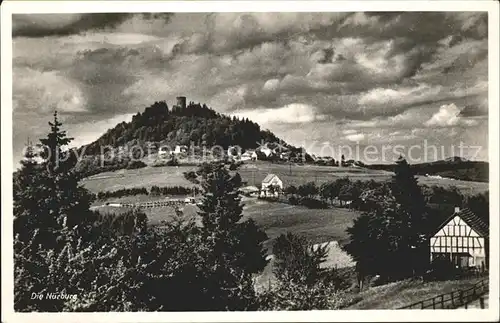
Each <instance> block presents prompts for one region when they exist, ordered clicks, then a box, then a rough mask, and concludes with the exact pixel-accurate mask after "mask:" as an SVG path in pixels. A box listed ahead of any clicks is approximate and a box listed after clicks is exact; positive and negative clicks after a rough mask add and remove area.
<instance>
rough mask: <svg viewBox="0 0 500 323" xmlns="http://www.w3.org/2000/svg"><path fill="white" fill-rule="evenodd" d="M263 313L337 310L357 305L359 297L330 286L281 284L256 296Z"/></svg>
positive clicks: (323, 284) (319, 284) (321, 284)
mask: <svg viewBox="0 0 500 323" xmlns="http://www.w3.org/2000/svg"><path fill="white" fill-rule="evenodd" d="M258 299H259V309H260V310H264V311H298V310H301V311H307V310H337V309H342V308H345V307H347V306H349V305H352V304H354V303H357V302H358V301H359V300H360V297H358V296H353V295H349V294H346V293H344V292H342V291H338V290H336V288H335V287H334V286H333V285H331V284H325V283H318V284H314V285H312V286H310V285H304V284H298V283H294V282H283V283H280V284H279V285H277V286H276V287H274V288H271V289H269V290H266V291H263V292H262V293H260V294H259V295H258Z"/></svg>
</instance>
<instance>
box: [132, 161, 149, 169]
mask: <svg viewBox="0 0 500 323" xmlns="http://www.w3.org/2000/svg"><path fill="white" fill-rule="evenodd" d="M146 166H148V165H146V164H145V163H144V162H143V161H140V160H132V161H130V162H129V163H128V164H127V169H138V168H144V167H146Z"/></svg>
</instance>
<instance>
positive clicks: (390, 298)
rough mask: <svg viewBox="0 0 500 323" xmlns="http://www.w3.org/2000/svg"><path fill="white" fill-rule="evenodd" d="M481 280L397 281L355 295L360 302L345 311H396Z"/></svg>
mask: <svg viewBox="0 0 500 323" xmlns="http://www.w3.org/2000/svg"><path fill="white" fill-rule="evenodd" d="M481 279H484V277H482V278H470V279H462V280H449V281H441V282H428V283H422V282H419V281H414V280H404V281H399V282H395V283H391V284H387V285H382V286H377V287H373V288H370V289H368V290H366V291H363V292H361V293H359V294H357V296H360V297H361V301H359V302H358V303H356V304H353V305H351V306H349V307H348V308H347V309H397V308H400V307H402V306H406V305H410V304H413V303H416V302H419V301H422V300H424V299H428V298H432V297H434V296H438V295H440V294H445V293H450V292H452V291H456V290H460V289H467V288H469V287H472V286H473V285H474V284H476V283H477V282H479V281H480V280H481Z"/></svg>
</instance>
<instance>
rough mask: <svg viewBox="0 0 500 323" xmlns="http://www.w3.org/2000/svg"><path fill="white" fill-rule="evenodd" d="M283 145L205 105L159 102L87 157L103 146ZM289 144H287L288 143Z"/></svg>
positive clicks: (102, 141) (118, 128)
mask: <svg viewBox="0 0 500 323" xmlns="http://www.w3.org/2000/svg"><path fill="white" fill-rule="evenodd" d="M262 141H264V142H269V143H271V142H273V143H275V142H279V141H280V139H279V138H278V137H276V136H275V135H274V134H273V133H272V132H270V131H268V130H262V129H261V128H260V126H259V125H258V124H257V123H254V122H252V121H249V120H248V119H237V118H236V117H229V116H226V115H223V114H220V113H217V112H216V111H214V110H213V109H210V108H208V107H207V106H206V105H205V104H203V105H201V104H199V103H196V104H195V103H193V102H190V103H189V105H187V106H186V107H184V108H182V107H179V106H173V107H172V109H169V108H168V105H167V103H166V102H165V101H161V102H155V103H154V104H153V105H151V106H150V107H147V108H146V109H145V110H144V112H142V113H140V112H139V113H137V114H136V115H135V116H133V118H132V121H131V122H122V123H120V124H118V125H116V126H115V127H114V128H112V129H109V130H108V131H106V133H104V134H103V135H102V136H101V137H100V138H99V139H97V140H96V141H94V142H92V143H90V144H88V145H86V146H85V154H86V155H97V154H99V153H100V149H101V147H103V146H112V147H119V146H124V145H127V144H129V143H131V142H133V143H134V144H139V145H140V144H146V143H148V142H149V143H159V144H164V145H169V146H173V147H175V145H188V146H189V145H191V144H192V143H193V144H194V145H198V146H201V145H206V146H207V147H213V146H216V145H219V146H222V147H224V148H226V149H227V148H228V147H229V146H232V145H238V146H240V147H242V148H243V149H250V148H256V147H258V143H260V142H262ZM285 145H286V144H285Z"/></svg>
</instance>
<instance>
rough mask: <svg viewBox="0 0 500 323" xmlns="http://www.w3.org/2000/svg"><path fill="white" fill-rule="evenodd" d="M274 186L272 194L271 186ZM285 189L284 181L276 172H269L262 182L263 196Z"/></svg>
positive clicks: (275, 193)
mask: <svg viewBox="0 0 500 323" xmlns="http://www.w3.org/2000/svg"><path fill="white" fill-rule="evenodd" d="M271 186H272V187H274V190H273V192H272V194H270V193H271V192H270V191H271V188H270V187H271ZM282 190H283V181H282V180H281V179H280V178H279V177H278V176H277V175H275V174H267V176H266V177H265V178H264V180H263V181H262V184H261V194H260V195H261V196H268V195H275V196H277V195H278V194H279V191H282Z"/></svg>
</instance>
